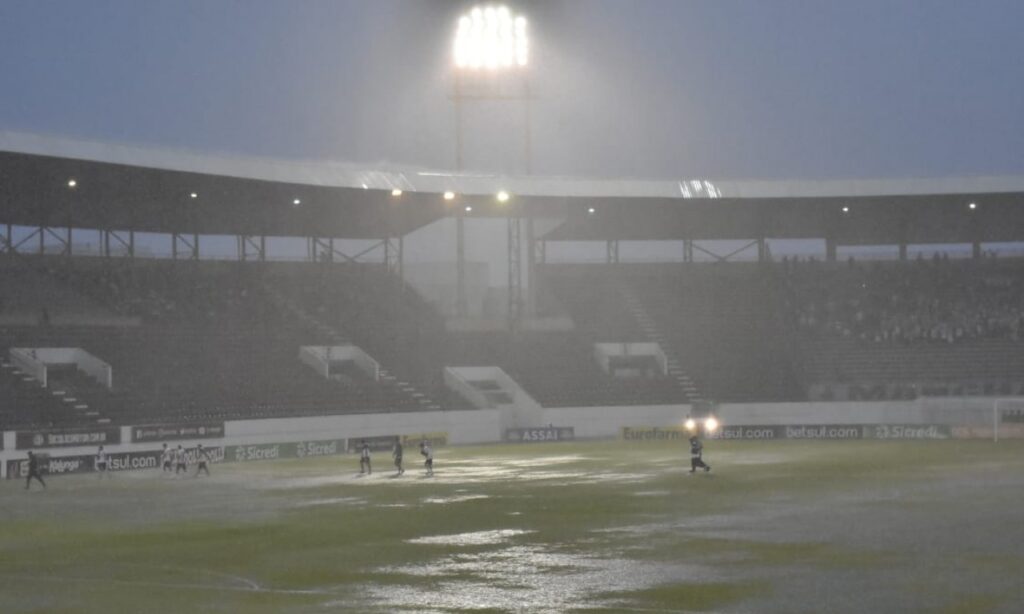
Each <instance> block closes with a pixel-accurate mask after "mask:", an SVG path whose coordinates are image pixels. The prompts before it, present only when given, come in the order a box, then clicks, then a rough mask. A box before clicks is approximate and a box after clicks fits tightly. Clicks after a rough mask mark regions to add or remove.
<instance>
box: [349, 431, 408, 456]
mask: <svg viewBox="0 0 1024 614" xmlns="http://www.w3.org/2000/svg"><path fill="white" fill-rule="evenodd" d="M396 437H398V435H377V436H374V437H359V438H356V439H352V438H350V439H349V440H348V451H349V452H350V453H352V454H358V453H359V451H360V450H362V449H363V442H364V441H365V442H366V447H368V448H370V452H390V451H391V450H392V449H394V447H395V438H396ZM402 446H403V447H404V446H405V442H404V441H403V442H402Z"/></svg>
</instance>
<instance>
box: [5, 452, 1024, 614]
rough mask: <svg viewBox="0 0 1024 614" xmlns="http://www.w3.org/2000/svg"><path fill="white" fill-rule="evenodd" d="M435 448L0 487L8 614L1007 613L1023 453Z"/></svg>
mask: <svg viewBox="0 0 1024 614" xmlns="http://www.w3.org/2000/svg"><path fill="white" fill-rule="evenodd" d="M685 452H686V451H685V450H683V449H682V448H681V447H679V446H673V445H672V444H661V443H659V444H626V443H608V442H602V443H592V444H587V443H579V444H550V445H548V444H543V445H535V446H523V447H509V446H495V447H478V448H454V449H441V450H438V451H437V461H436V464H435V468H436V475H435V476H433V477H427V476H426V475H425V473H424V472H423V470H422V469H421V468H419V467H416V466H408V465H407V472H406V474H405V475H404V476H401V477H396V476H395V474H394V473H393V472H380V471H378V472H375V473H373V474H372V475H368V476H359V475H358V473H357V472H358V463H357V462H356V461H355V459H352V458H349V457H335V458H321V459H305V460H291V461H276V462H265V463H253V464H247V465H218V466H215V467H214V472H213V473H214V475H213V476H212V477H211V478H205V477H204V478H198V479H193V478H187V479H168V478H166V477H164V476H162V475H160V474H159V473H157V472H149V473H146V472H138V473H123V474H118V475H116V476H115V477H114V479H110V480H97V479H94V476H77V477H64V478H54V479H53V480H51V485H50V486H51V487H50V489H49V490H47V491H45V492H43V491H38V492H31V493H25V492H24V491H23V490H21V486H22V485H21V484H20V483H14V482H8V483H7V484H4V485H2V488H0V496H2V505H0V513H2V516H3V519H4V522H3V523H2V524H0V611H3V612H5V613H7V612H17V613H21V612H25V613H28V612H58V611H66V612H110V611H147V612H163V611H176V612H177V611H180V610H181V609H183V608H189V609H195V611H211V612H243V611H244V612H297V613H305V612H348V611H351V612H394V611H408V612H474V611H489V612H630V611H637V612H686V611H714V612H822V611H829V612H851V613H852V612H857V613H861V612H865V611H870V612H905V611H934V612H1008V613H1009V612H1019V611H1021V609H1022V604H1024V592H1022V589H1021V582H1020V578H1021V577H1024V552H1022V548H1021V546H1020V544H1024V471H1022V469H1024V446H1021V445H1020V444H1018V443H1016V442H1008V443H1005V444H1000V445H998V446H993V445H991V444H988V443H981V442H952V441H946V442H929V443H886V442H841V443H835V442H821V443H816V442H799V443H794V442H771V443H742V442H712V443H709V444H708V448H707V450H706V452H707V455H708V457H709V460H711V462H712V463H713V465H714V467H715V469H714V471H713V472H712V473H710V474H706V475H705V474H698V475H694V476H690V475H689V474H688V473H686V470H687V468H688V467H685V466H684V465H685V464H686V462H685V461H686V458H685Z"/></svg>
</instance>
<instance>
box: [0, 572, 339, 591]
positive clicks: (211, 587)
mask: <svg viewBox="0 0 1024 614" xmlns="http://www.w3.org/2000/svg"><path fill="white" fill-rule="evenodd" d="M218 575H226V574H218ZM227 577H233V576H227ZM0 578H6V579H10V580H21V581H24V580H28V581H36V582H90V583H96V582H106V583H109V584H121V585H124V586H150V587H156V588H191V589H200V590H215V591H235V592H239V593H273V594H280V595H334V594H336V593H332V592H330V591H325V590H318V589H297V588H265V587H262V586H259V585H258V584H254V583H250V582H249V581H248V580H244V579H242V578H236V579H239V580H243V581H245V582H246V584H248V586H244V587H243V586H228V585H224V584H195V583H191V582H154V581H151V580H118V579H111V578H82V577H76V576H33V575H28V574H0Z"/></svg>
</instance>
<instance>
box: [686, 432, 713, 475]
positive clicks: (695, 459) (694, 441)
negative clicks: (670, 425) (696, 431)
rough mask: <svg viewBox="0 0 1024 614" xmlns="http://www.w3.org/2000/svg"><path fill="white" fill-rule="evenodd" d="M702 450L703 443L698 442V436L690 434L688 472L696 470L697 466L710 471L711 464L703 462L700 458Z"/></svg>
mask: <svg viewBox="0 0 1024 614" xmlns="http://www.w3.org/2000/svg"><path fill="white" fill-rule="evenodd" d="M703 452H704V444H702V443H701V442H700V437H697V436H696V435H690V473H694V472H695V471H697V467H703V468H704V471H705V472H707V471H711V465H708V464H707V463H705V462H704V459H703V458H701V456H702V455H703Z"/></svg>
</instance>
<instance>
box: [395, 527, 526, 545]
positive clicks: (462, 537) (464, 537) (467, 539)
mask: <svg viewBox="0 0 1024 614" xmlns="http://www.w3.org/2000/svg"><path fill="white" fill-rule="evenodd" d="M526 533H533V531H525V530H523V529H496V530H494V531H474V532H472V533H456V534H455V535H431V536H428V537H417V538H415V539H408V540H406V541H407V542H408V543H410V544H437V545H443V546H485V545H488V544H501V543H504V542H507V541H508V540H509V538H511V537H515V536H516V535H525V534H526Z"/></svg>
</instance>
